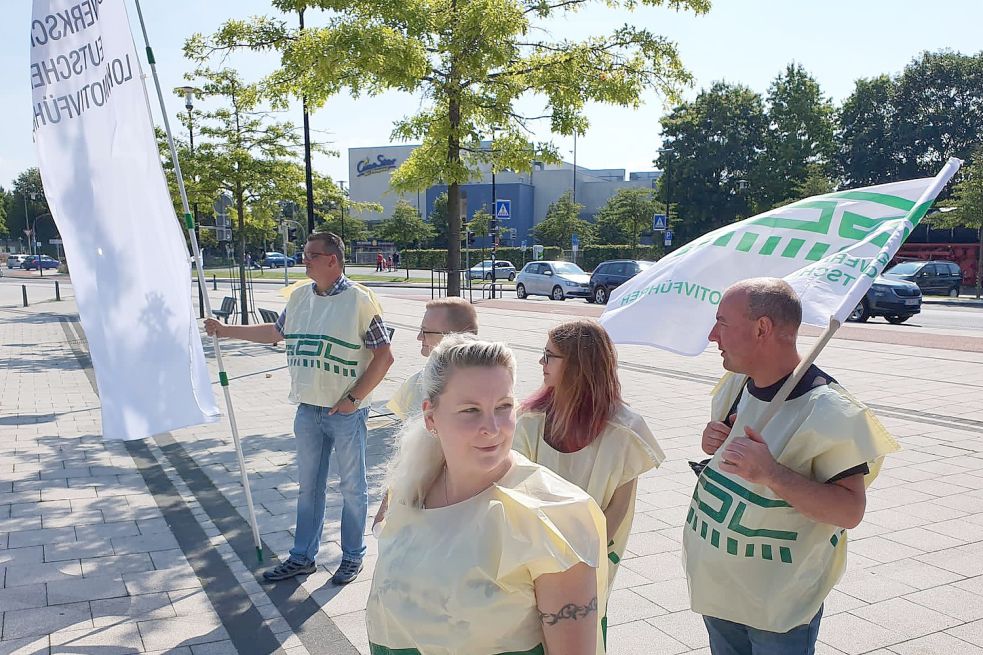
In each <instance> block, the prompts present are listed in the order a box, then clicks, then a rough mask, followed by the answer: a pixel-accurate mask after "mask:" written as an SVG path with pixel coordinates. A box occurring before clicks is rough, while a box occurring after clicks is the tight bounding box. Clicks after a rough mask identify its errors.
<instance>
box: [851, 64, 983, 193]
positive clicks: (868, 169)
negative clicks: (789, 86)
mask: <svg viewBox="0 0 983 655" xmlns="http://www.w3.org/2000/svg"><path fill="white" fill-rule="evenodd" d="M981 133H983V53H980V54H976V55H972V56H968V55H962V54H959V53H954V52H948V51H942V52H934V53H932V52H926V53H924V54H923V55H922V56H921V57H920V58H918V59H915V60H914V61H912V62H911V63H910V64H908V66H906V67H905V69H904V71H903V72H902V73H901V75H899V76H896V77H893V78H892V77H890V76H887V75H882V76H880V77H876V78H873V79H861V80H858V81H857V84H856V88H855V89H854V91H853V94H851V95H850V97H849V98H847V100H846V101H845V102H844V103H843V108H842V110H841V112H840V131H839V141H840V153H839V160H840V162H839V163H840V166H841V167H842V170H843V175H844V178H845V181H846V183H847V184H848V185H849V186H863V185H871V184H882V183H884V182H893V181H896V180H904V179H911V178H917V177H928V176H932V175H935V174H936V173H938V171H939V169H940V168H941V167H942V166H943V165H944V164H945V162H946V161H947V160H948V159H949V157H960V158H966V157H968V156H969V155H970V154H971V153H972V151H973V149H974V148H976V147H977V145H978V144H979V135H980V134H981Z"/></svg>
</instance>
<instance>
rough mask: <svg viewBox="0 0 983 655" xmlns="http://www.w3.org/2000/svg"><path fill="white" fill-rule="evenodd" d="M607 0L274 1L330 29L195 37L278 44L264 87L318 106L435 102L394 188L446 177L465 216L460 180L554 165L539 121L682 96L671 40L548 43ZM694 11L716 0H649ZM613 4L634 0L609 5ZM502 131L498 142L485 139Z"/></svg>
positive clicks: (625, 32) (619, 1)
mask: <svg viewBox="0 0 983 655" xmlns="http://www.w3.org/2000/svg"><path fill="white" fill-rule="evenodd" d="M600 3H601V0H419V1H418V2H410V3H407V2H392V0H273V5H274V6H275V7H277V8H278V9H280V10H282V11H289V12H294V11H297V10H301V9H304V8H308V7H316V8H320V9H328V10H331V11H332V15H331V18H330V23H329V24H328V25H327V26H326V27H323V28H319V29H307V30H305V31H304V32H302V33H298V32H296V31H295V30H294V28H292V27H287V24H286V22H285V21H282V20H275V19H270V18H258V19H252V20H250V21H230V22H228V23H226V24H225V26H224V27H223V28H222V29H221V30H220V31H219V32H218V33H217V34H216V35H215V36H214V37H213V39H211V40H210V41H207V40H205V39H204V38H203V37H200V36H198V37H196V45H197V47H198V49H199V51H200V52H207V51H209V50H210V49H213V48H218V49H228V48H237V47H250V48H254V49H274V50H278V51H280V53H281V68H280V69H279V70H277V71H276V72H274V73H273V74H272V75H271V76H270V78H269V79H268V85H267V88H268V89H269V90H270V92H271V93H273V94H275V95H278V96H280V97H287V96H290V97H304V98H305V99H306V101H307V103H308V105H309V106H311V107H318V106H321V105H323V104H324V102H325V101H326V100H327V99H328V98H329V97H330V96H331V95H332V94H334V93H336V92H337V91H338V90H339V89H340V88H343V87H348V88H349V89H350V90H351V91H352V93H353V94H355V95H358V94H360V93H373V94H374V93H379V92H382V91H385V90H390V89H394V90H400V91H405V92H408V93H414V94H420V95H422V97H424V98H425V99H426V100H427V104H426V105H425V106H424V107H423V108H422V109H421V110H420V111H419V112H418V113H417V114H415V115H413V116H410V117H408V118H406V119H404V120H402V121H400V122H398V123H397V124H396V125H395V128H394V130H393V138H394V139H396V140H406V141H408V140H419V141H420V142H421V147H420V148H417V149H416V150H414V152H413V153H412V154H411V155H410V156H409V157H408V158H407V160H406V161H405V162H403V164H402V165H401V166H400V167H399V169H397V170H396V172H395V173H394V174H393V176H392V182H391V184H392V187H393V189H394V190H396V191H398V192H410V191H421V190H424V189H426V188H428V187H429V186H431V185H432V184H434V183H437V182H443V183H446V184H447V185H448V208H449V215H451V216H459V215H460V213H461V212H460V205H461V189H460V185H461V184H462V183H466V182H468V181H470V180H471V179H473V178H475V177H476V176H477V174H478V172H479V165H480V164H481V163H482V162H490V163H491V165H492V166H493V167H495V168H497V169H499V170H502V169H511V170H517V171H527V170H530V169H531V167H532V162H533V161H534V160H540V161H558V160H559V155H558V152H557V149H556V148H555V146H553V145H552V144H551V143H532V144H531V143H529V141H528V138H527V136H526V135H527V134H528V132H527V129H528V124H529V122H530V121H532V120H534V119H537V118H543V119H548V120H549V121H550V126H551V129H552V130H553V132H555V133H558V134H564V135H569V134H572V133H573V132H574V131H575V130H576V131H578V132H580V133H583V132H584V131H585V130H586V129H587V127H588V121H587V119H586V118H585V117H584V114H583V109H584V106H585V104H586V103H588V102H603V103H608V104H615V105H621V106H629V107H634V106H637V105H638V104H639V102H640V97H641V95H642V93H643V92H644V91H645V90H646V89H648V88H654V89H656V90H658V91H661V92H663V93H665V94H667V95H668V96H669V97H670V98H675V97H676V94H677V92H678V90H679V87H680V85H681V84H682V83H686V82H688V81H689V80H690V76H689V74H688V73H686V72H685V71H684V69H683V67H682V63H681V61H680V59H679V55H678V52H677V49H676V46H675V44H674V43H672V42H671V41H669V40H668V39H666V38H664V37H660V36H656V35H654V34H653V33H651V32H649V31H648V30H646V29H642V28H638V27H636V26H632V25H624V26H622V27H620V28H618V29H617V30H615V31H614V33H613V34H611V35H607V36H600V37H593V38H589V39H585V40H584V41H580V42H570V41H565V40H551V39H550V38H548V32H547V31H546V30H545V29H543V27H544V25H543V24H544V23H545V22H546V21H548V20H549V19H553V18H556V17H563V16H567V15H569V13H571V12H573V11H576V10H577V9H579V8H581V7H584V6H586V5H588V4H600ZM642 3H643V4H647V5H651V6H660V5H669V6H672V7H674V8H676V9H689V10H692V11H694V12H695V13H704V12H706V11H708V10H709V4H710V3H709V0H642ZM604 4H606V5H607V6H608V7H610V8H611V9H623V8H628V9H630V8H632V7H633V6H635V4H636V0H604ZM530 95H540V96H543V99H544V101H545V105H546V108H545V110H544V111H543V112H542V115H540V116H531V115H529V114H525V113H521V112H520V110H519V109H518V108H517V107H516V104H517V101H518V100H519V99H520V98H521V97H523V96H530ZM493 128H495V129H496V130H497V135H496V138H495V147H494V149H488V148H482V145H481V143H482V138H483V135H488V134H489V133H490V132H491V131H492V129H493ZM460 237H461V235H460V225H459V224H458V222H457V221H451V222H450V225H449V226H448V244H447V246H448V268H449V269H450V271H451V273H450V275H448V294H449V295H458V294H459V293H460V280H459V277H458V275H457V274H456V272H457V271H458V270H460V267H461V252H460V245H461V238H460Z"/></svg>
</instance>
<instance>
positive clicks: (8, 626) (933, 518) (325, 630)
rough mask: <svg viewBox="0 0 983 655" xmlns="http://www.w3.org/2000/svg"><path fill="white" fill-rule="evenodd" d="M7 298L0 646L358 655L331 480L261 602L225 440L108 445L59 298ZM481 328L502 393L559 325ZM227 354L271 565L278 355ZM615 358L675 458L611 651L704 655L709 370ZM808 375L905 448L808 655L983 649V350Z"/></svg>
mask: <svg viewBox="0 0 983 655" xmlns="http://www.w3.org/2000/svg"><path fill="white" fill-rule="evenodd" d="M6 291H8V290H0V362H3V363H2V366H0V444H2V448H0V567H3V568H2V571H0V576H2V582H3V586H2V588H0V612H2V613H3V615H2V634H0V637H2V639H0V654H3V653H15V652H16V653H49V652H50V653H98V654H100V655H101V654H104V653H107V654H108V653H136V652H169V653H185V654H195V655H198V654H203V653H224V652H237V650H238V651H239V652H246V650H250V651H251V652H260V650H261V649H260V648H259V645H260V644H263V645H267V646H268V645H270V644H272V646H271V647H269V648H268V649H267V650H266V651H265V652H271V651H274V650H279V651H280V652H287V653H296V654H297V655H300V654H301V653H308V652H318V653H335V652H337V653H356V652H361V653H367V652H368V644H367V641H366V638H365V626H364V607H365V601H366V597H367V594H368V589H369V584H370V578H371V572H372V569H373V566H374V561H375V555H376V552H375V544H374V541H373V540H372V538H371V537H369V539H368V544H369V553H368V556H367V558H366V570H365V572H364V573H363V574H362V575H361V576H360V578H359V580H358V581H356V582H355V583H353V584H351V585H349V586H347V587H344V588H341V589H339V588H335V587H332V586H331V584H330V582H329V576H330V572H331V571H333V569H334V567H335V566H336V565H337V563H338V561H339V559H340V547H339V545H338V539H339V519H340V498H339V496H338V493H337V477H334V476H333V477H332V479H331V480H330V485H331V489H330V491H329V502H328V517H327V519H328V520H327V526H326V529H325V535H324V545H323V549H322V554H321V557H320V559H319V562H318V563H319V570H318V571H317V573H315V574H314V575H311V576H309V577H308V578H307V579H306V580H305V581H304V582H303V584H302V585H299V586H296V588H294V589H290V590H288V591H286V592H284V591H283V590H282V588H280V587H276V588H273V591H272V592H270V593H268V590H269V589H270V587H266V586H263V585H260V584H259V583H258V582H257V579H256V575H257V573H258V572H260V571H261V570H262V569H263V567H262V566H259V565H257V563H256V560H255V557H250V556H249V555H250V553H249V549H248V547H249V546H250V544H251V539H250V537H249V534H248V528H247V526H246V525H245V521H244V519H243V518H242V516H243V515H244V514H245V498H244V494H243V490H242V487H241V485H240V482H239V472H238V468H237V465H236V459H235V454H234V451H233V449H232V444H231V437H230V435H229V433H228V427H227V424H225V423H219V424H213V425H208V426H199V427H196V428H190V429H185V430H179V431H176V432H175V433H174V434H173V435H162V436H161V437H158V438H156V439H153V440H147V441H145V442H139V445H134V444H129V445H127V444H122V443H119V442H104V441H102V439H101V437H100V436H99V435H100V427H99V411H98V402H99V401H98V397H97V394H96V392H95V390H94V388H93V385H92V382H91V371H89V372H87V371H86V370H85V363H86V358H85V344H84V340H83V339H82V338H81V336H80V335H79V333H78V328H77V326H76V325H75V324H74V323H73V321H72V320H71V317H72V316H73V313H74V312H75V308H74V305H73V304H72V302H71V301H70V300H67V301H64V302H61V303H41V304H38V305H32V306H31V307H30V308H27V309H21V308H16V307H13V306H12V305H14V304H15V303H16V297H14V296H12V295H10V294H9V293H8V294H7V295H4V293H5V292H6ZM18 293H19V292H18ZM8 296H10V297H8ZM220 296H221V293H219V294H216V296H215V300H216V301H218V300H220ZM256 296H257V301H258V304H259V305H260V306H262V307H266V308H270V309H278V308H279V307H282V305H283V299H282V298H281V297H280V296H279V295H278V294H277V293H276V292H275V290H273V289H271V290H261V289H257V291H256ZM380 297H381V299H382V301H383V304H384V307H385V310H386V317H387V320H388V321H389V322H390V323H391V324H392V325H393V326H394V327H396V336H395V341H394V351H395V354H396V358H397V361H396V364H395V365H394V366H393V368H392V370H391V372H390V375H389V377H388V378H387V379H386V381H385V382H384V383H383V384H382V385H381V386H380V388H379V391H378V393H377V394H376V398H377V399H385V398H388V397H389V395H390V394H391V393H392V391H393V390H395V388H396V387H397V385H398V384H399V383H400V382H401V381H402V380H403V379H404V378H405V377H406V376H408V375H409V374H411V373H412V372H414V371H415V370H417V369H418V368H419V366H420V365H421V364H422V358H421V357H420V355H419V348H418V344H417V342H416V341H415V330H416V328H417V327H418V326H419V321H420V317H421V316H422V312H423V302H422V300H423V298H422V297H421V298H413V297H408V296H405V295H404V296H399V297H394V296H386V295H382V296H380ZM479 316H480V323H481V331H482V334H483V335H484V336H486V337H488V338H494V339H501V340H505V341H507V342H509V343H510V344H511V345H512V346H513V348H514V349H515V352H516V355H517V357H518V360H519V366H520V370H519V393H520V394H521V395H524V394H526V393H529V392H530V391H532V390H533V389H534V388H535V387H536V386H537V384H538V382H539V381H540V377H539V367H538V365H537V363H536V361H537V359H538V358H539V353H540V352H541V350H542V347H543V345H544V341H545V333H546V330H548V329H549V327H551V326H552V325H555V324H556V323H558V322H559V321H561V320H563V319H565V318H567V317H565V316H562V315H552V314H548V313H532V312H523V311H515V310H509V309H504V308H481V307H479ZM66 317H67V322H66ZM810 342H811V340H810V339H804V340H803V347H805V346H807V345H809V343H810ZM223 352H224V353H225V354H226V363H227V367H228V370H229V375H230V378H231V379H232V387H231V388H232V392H233V401H234V405H235V407H236V414H237V417H238V422H239V425H240V429H241V432H242V439H243V445H244V451H245V457H246V461H247V469H248V471H249V475H250V481H251V489H252V492H253V500H254V502H255V503H256V508H257V512H258V517H259V524H260V527H261V530H262V533H263V540H264V543H265V544H266V545H267V546H268V547H269V548H270V549H272V550H273V551H274V552H276V553H280V554H284V553H285V552H286V550H287V549H288V548H289V546H290V544H291V543H292V534H291V530H292V529H293V518H294V504H295V498H296V494H297V483H296V471H295V468H294V461H293V460H294V455H293V442H292V437H291V426H292V417H293V410H294V408H293V407H292V406H291V405H290V404H288V403H287V402H286V389H287V386H288V384H289V382H288V377H287V373H286V369H285V362H284V355H283V347H282V344H281V345H280V346H278V347H270V346H259V345H252V344H234V343H228V344H225V345H224V347H223ZM620 357H621V361H622V370H621V379H622V383H623V385H624V390H625V395H626V397H627V399H628V401H629V402H630V403H631V404H632V406H634V407H635V408H636V409H637V410H638V411H640V412H641V413H643V414H644V415H645V416H646V418H647V419H648V420H649V422H650V425H651V426H652V429H653V431H654V432H655V434H656V435H657V436H658V438H659V439H660V442H661V443H662V445H663V448H664V449H665V450H666V453H667V455H668V459H667V461H666V463H665V464H664V465H663V466H662V467H661V468H660V469H658V470H657V471H654V472H651V473H649V474H647V475H645V476H644V477H643V478H642V480H641V481H640V483H639V498H638V503H637V508H636V509H637V514H636V518H635V522H634V527H633V532H632V536H631V538H630V541H629V544H628V552H627V553H626V555H625V559H624V562H623V566H622V568H621V571H620V572H619V576H618V580H617V584H616V591H615V592H614V594H613V596H612V598H611V603H610V609H609V612H608V615H609V619H610V623H611V628H610V632H609V644H610V650H609V652H610V653H612V654H615V655H622V654H629V653H646V654H649V653H669V654H676V653H709V649H708V648H707V641H706V633H705V631H704V629H703V626H702V622H701V620H700V618H699V617H698V616H696V615H694V614H693V613H692V612H690V611H689V609H688V606H687V598H686V585H685V579H684V577H683V573H682V568H681V565H680V560H679V554H680V553H679V551H680V546H679V542H680V538H681V534H682V526H683V522H684V520H685V507H686V506H687V505H688V503H689V498H690V495H691V493H692V489H693V484H694V478H693V475H692V473H691V472H690V471H689V468H688V466H687V465H686V460H687V459H691V458H695V457H698V456H699V449H698V435H699V433H700V431H701V430H702V427H703V425H704V423H705V422H706V420H707V405H708V401H709V398H708V392H709V390H710V388H711V385H712V384H713V382H714V380H715V379H716V377H717V376H718V375H719V373H720V364H719V358H718V357H717V356H716V354H715V353H711V352H708V353H705V354H704V355H702V356H700V357H697V358H692V359H688V358H682V357H678V356H674V355H671V354H667V353H662V352H659V351H654V350H649V349H643V348H637V347H624V348H621V349H620ZM820 365H821V366H823V367H824V368H826V369H827V370H829V371H830V372H831V373H833V374H834V375H836V377H837V378H838V379H839V381H840V382H841V383H843V384H844V385H845V386H846V387H847V388H849V389H850V390H851V391H853V392H854V393H855V394H856V395H857V396H859V397H860V398H861V399H862V400H864V401H866V402H868V403H870V404H871V405H872V406H874V407H875V408H876V409H877V411H878V413H879V415H880V416H881V417H882V419H883V420H884V422H885V424H886V425H887V426H888V428H889V429H890V430H891V431H892V432H893V433H894V434H895V435H896V436H897V437H898V438H899V440H900V441H901V442H902V445H903V446H904V447H905V450H904V452H902V453H900V454H898V455H896V456H893V457H891V458H890V459H889V460H888V462H887V464H886V466H885V469H884V471H883V473H882V474H881V476H880V478H879V479H878V480H877V482H876V483H875V487H874V489H873V490H872V491H871V493H870V494H869V500H868V510H867V516H866V518H865V520H864V523H863V524H862V525H861V526H860V527H859V528H858V529H856V530H854V531H852V532H851V537H850V538H851V545H850V549H851V550H850V553H851V554H850V563H849V567H848V571H847V574H846V575H845V576H844V579H843V581H842V582H841V583H840V585H839V586H838V587H837V589H836V591H834V592H833V594H832V595H831V596H830V598H829V600H828V602H827V604H826V607H825V612H824V613H825V617H826V618H825V619H824V621H823V626H822V630H821V633H820V639H821V648H820V650H819V652H820V653H827V654H836V653H868V652H870V653H882V654H883V653H895V654H897V655H914V654H928V653H946V654H947V655H951V654H962V653H967V654H972V653H983V648H981V647H980V644H983V443H981V441H980V437H981V434H983V402H981V399H983V354H979V353H971V352H953V351H947V350H943V349H939V348H924V347H917V346H897V345H887V344H878V343H871V342H851V341H840V340H834V341H833V343H832V344H831V346H830V347H829V348H828V349H827V351H826V352H825V353H824V354H823V356H822V358H821V360H820ZM162 393H166V390H162ZM216 394H217V395H219V396H220V393H219V390H218V387H216ZM370 428H371V431H370V436H369V446H368V451H369V464H370V494H371V497H372V500H373V507H372V508H371V509H372V511H374V509H375V507H374V505H375V503H377V502H378V499H379V494H380V492H381V478H382V475H383V471H384V465H385V461H386V458H387V456H388V453H389V451H390V448H391V444H392V439H393V437H394V425H393V423H392V422H391V421H390V419H388V418H386V417H377V418H374V419H373V420H372V422H371V424H370ZM192 537H195V539H197V541H195V539H193V538H192ZM209 558H211V559H209ZM266 565H268V563H264V566H266ZM249 612H253V614H249ZM229 617H239V618H240V619H241V618H242V617H246V618H248V617H252V619H254V620H253V621H252V622H251V623H249V624H248V625H249V628H248V630H249V635H248V639H246V640H244V639H243V635H242V634H239V629H238V628H236V629H235V630H234V631H233V632H234V633H235V634H230V632H229V630H228V629H227V627H226V626H228V625H244V624H243V623H242V622H240V623H235V622H234V621H232V619H230V618H229ZM253 633H255V634H253ZM244 643H250V644H253V647H251V648H245V649H244V647H243V646H242V644H244ZM264 647H266V646H264Z"/></svg>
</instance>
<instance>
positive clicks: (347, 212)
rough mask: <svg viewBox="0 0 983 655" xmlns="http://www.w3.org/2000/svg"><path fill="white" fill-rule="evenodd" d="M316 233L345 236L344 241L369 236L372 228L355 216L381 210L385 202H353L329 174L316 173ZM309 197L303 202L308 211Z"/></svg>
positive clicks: (362, 238) (303, 209)
mask: <svg viewBox="0 0 983 655" xmlns="http://www.w3.org/2000/svg"><path fill="white" fill-rule="evenodd" d="M313 183H314V220H315V222H316V223H317V225H316V227H315V229H314V231H315V232H333V233H335V234H337V235H338V236H340V237H342V238H343V239H344V241H345V244H348V243H351V242H354V241H362V240H365V239H367V238H369V227H368V226H367V225H366V224H365V221H363V220H361V219H360V218H356V217H355V215H354V213H355V212H362V211H376V212H381V211H382V205H380V204H378V203H374V202H353V201H352V199H351V196H349V195H348V191H347V190H345V189H342V188H341V187H340V186H338V184H336V183H335V181H334V180H332V179H331V178H330V177H326V176H323V175H318V174H317V173H314V175H313ZM306 206H307V199H306V197H305V198H304V200H303V201H302V208H301V209H302V211H306Z"/></svg>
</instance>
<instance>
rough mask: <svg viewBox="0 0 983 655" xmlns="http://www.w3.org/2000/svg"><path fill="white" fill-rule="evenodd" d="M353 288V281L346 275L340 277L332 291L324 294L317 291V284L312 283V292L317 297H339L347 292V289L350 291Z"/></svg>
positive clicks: (329, 290)
mask: <svg viewBox="0 0 983 655" xmlns="http://www.w3.org/2000/svg"><path fill="white" fill-rule="evenodd" d="M351 286H352V281H351V280H349V279H348V278H347V277H345V276H344V274H342V275H341V277H339V278H338V280H337V281H336V282H335V283H334V286H332V287H331V288H330V289H328V290H327V291H324V292H321V291H318V290H317V282H311V291H313V292H314V295H315V296H337V295H338V294H339V293H341V292H342V291H346V290H347V289H350V288H351Z"/></svg>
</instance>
